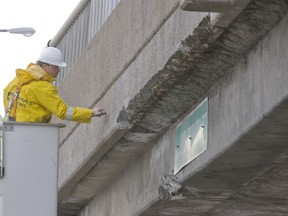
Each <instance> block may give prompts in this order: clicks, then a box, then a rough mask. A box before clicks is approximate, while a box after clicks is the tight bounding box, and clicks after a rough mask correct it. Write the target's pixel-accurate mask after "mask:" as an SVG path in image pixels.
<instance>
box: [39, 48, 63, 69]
mask: <svg viewBox="0 0 288 216" xmlns="http://www.w3.org/2000/svg"><path fill="white" fill-rule="evenodd" d="M37 60H38V61H41V62H44V63H47V64H51V65H56V66H59V67H66V63H65V62H64V61H63V54H62V52H61V51H60V50H59V49H57V48H55V47H45V48H44V49H43V50H42V52H41V53H40V56H39V57H38V59H37Z"/></svg>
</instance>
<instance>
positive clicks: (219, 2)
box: [180, 0, 251, 28]
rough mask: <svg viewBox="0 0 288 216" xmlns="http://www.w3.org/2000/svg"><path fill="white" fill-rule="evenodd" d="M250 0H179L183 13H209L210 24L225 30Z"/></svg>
mask: <svg viewBox="0 0 288 216" xmlns="http://www.w3.org/2000/svg"><path fill="white" fill-rule="evenodd" d="M250 2H251V0H181V1H180V7H181V9H182V10H185V11H197V12H211V23H212V24H213V25H214V26H217V27H223V28H227V27H228V26H229V25H230V23H231V22H232V21H233V20H234V19H235V18H236V17H237V16H238V15H239V14H240V13H241V11H243V9H244V8H245V7H246V6H247V5H248V4H249V3H250Z"/></svg>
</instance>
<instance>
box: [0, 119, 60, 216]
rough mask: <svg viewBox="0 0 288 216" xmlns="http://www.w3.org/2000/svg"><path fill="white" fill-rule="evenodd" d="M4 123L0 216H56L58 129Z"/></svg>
mask: <svg viewBox="0 0 288 216" xmlns="http://www.w3.org/2000/svg"><path fill="white" fill-rule="evenodd" d="M63 126H64V125H62V124H38V123H18V122H4V123H3V125H2V130H0V132H1V134H0V136H1V137H0V142H1V143H0V144H1V148H0V157H1V158H0V216H40V215H41V216H56V215H57V181H58V179H57V177H58V148H59V145H58V142H59V128H60V127H63Z"/></svg>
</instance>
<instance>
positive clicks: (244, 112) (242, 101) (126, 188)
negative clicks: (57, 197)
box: [80, 12, 288, 216]
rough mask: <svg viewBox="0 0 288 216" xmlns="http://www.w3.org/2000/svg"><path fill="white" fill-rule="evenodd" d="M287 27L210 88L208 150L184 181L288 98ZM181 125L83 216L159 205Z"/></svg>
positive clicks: (128, 212)
mask: <svg viewBox="0 0 288 216" xmlns="http://www.w3.org/2000/svg"><path fill="white" fill-rule="evenodd" d="M176 13H177V12H176ZM178 13H180V14H181V13H182V12H178ZM175 16H176V15H175ZM287 22H288V17H287V16H286V17H285V18H284V19H283V20H282V22H281V23H280V24H279V25H278V26H276V27H275V29H273V31H272V32H270V33H269V35H268V36H267V37H266V38H264V39H263V40H262V41H260V42H259V44H258V45H257V46H256V47H255V48H254V49H253V50H251V51H250V52H249V54H248V55H247V56H245V57H243V59H241V61H240V62H239V63H238V64H237V65H236V67H235V68H234V69H233V70H232V71H231V73H230V74H229V75H228V76H227V77H226V78H225V79H223V80H221V82H219V83H217V84H216V85H215V87H214V88H213V89H211V91H210V92H209V94H208V95H207V96H208V97H209V148H208V150H207V151H206V152H205V153H204V154H203V155H201V156H200V157H198V158H197V159H195V160H194V161H193V162H192V163H191V164H190V165H188V166H187V167H186V168H185V169H183V170H182V171H181V172H180V173H179V174H178V177H179V178H180V179H181V180H184V179H186V178H188V176H190V175H192V174H193V173H194V172H195V171H196V170H198V169H199V168H201V167H203V166H204V165H205V164H207V163H208V162H209V161H211V160H212V159H213V158H215V157H216V156H217V155H219V154H221V152H223V151H225V150H226V149H227V148H229V146H231V145H233V144H234V143H235V142H236V141H237V140H238V139H239V138H240V137H241V136H242V135H244V134H245V133H246V132H247V131H249V130H250V129H251V128H252V127H253V126H254V125H256V124H257V123H258V122H259V121H260V120H261V119H263V117H264V116H265V115H268V114H269V112H270V111H271V110H273V108H274V107H275V106H277V105H278V104H279V103H281V101H283V100H284V99H285V98H286V97H287V94H288V88H287V81H288V73H287V69H286V68H288V63H287V60H286V59H287V52H286V50H287V48H288V47H287V46H288V45H287V39H286V37H284V36H285V35H287V28H286V26H287V24H288V23H287ZM140 55H141V54H140ZM179 122H180V120H179ZM179 122H177V123H175V124H174V125H173V126H172V127H170V128H169V130H168V131H167V132H166V133H165V134H164V135H163V136H162V137H161V138H160V140H159V141H158V142H157V143H155V144H154V145H153V146H151V147H150V148H149V149H147V150H146V151H145V152H144V153H143V154H141V155H140V156H139V157H138V158H137V159H136V160H135V161H133V162H132V163H131V164H130V165H129V166H128V167H127V169H126V170H125V171H124V172H123V174H122V175H121V176H120V177H119V178H118V179H117V180H116V181H115V182H114V183H113V184H112V185H111V186H109V187H107V188H103V190H102V192H101V193H99V194H97V195H96V196H95V198H94V199H93V200H92V201H91V202H90V203H89V204H88V205H87V206H86V207H85V209H83V211H82V212H81V214H80V215H81V216H88V215H123V216H124V215H125V216H128V215H139V214H140V212H141V211H143V210H144V209H145V207H148V206H149V205H150V204H151V203H153V202H154V201H156V200H157V199H158V198H159V195H158V188H159V184H160V178H161V177H162V176H163V175H164V174H167V173H169V172H170V170H171V169H173V164H174V145H175V143H174V140H175V128H176V126H177V124H178V123H179ZM172 211H173V210H172V209H170V214H171V212H172ZM171 215H173V213H172V214H171Z"/></svg>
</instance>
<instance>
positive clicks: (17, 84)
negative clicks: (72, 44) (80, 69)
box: [3, 63, 93, 123]
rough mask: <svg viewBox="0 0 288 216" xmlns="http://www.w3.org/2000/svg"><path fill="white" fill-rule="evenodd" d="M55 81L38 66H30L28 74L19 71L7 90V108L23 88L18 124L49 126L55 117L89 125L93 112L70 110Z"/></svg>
mask: <svg viewBox="0 0 288 216" xmlns="http://www.w3.org/2000/svg"><path fill="white" fill-rule="evenodd" d="M54 80H55V78H53V77H52V76H51V75H49V74H48V73H46V72H45V71H44V70H43V69H42V68H41V67H40V66H39V65H36V64H33V63H31V64H29V65H28V67H27V69H26V70H22V69H17V70H16V77H15V78H14V79H13V80H12V81H11V82H10V83H9V84H8V86H7V87H6V88H5V89H4V95H3V99H4V107H5V110H7V108H8V104H9V101H10V98H11V95H12V93H13V92H15V89H16V88H20V93H19V97H18V99H17V107H16V121H17V122H42V123H48V122H50V120H51V116H52V114H55V115H56V116H57V117H58V118H60V119H65V120H71V121H77V122H83V123H90V122H91V117H92V113H93V110H92V109H85V108H80V107H69V106H67V105H66V104H65V102H64V101H63V99H62V98H61V97H60V96H59V95H58V92H57V89H56V87H55V86H54V85H53V84H52V82H53V81H54Z"/></svg>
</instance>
